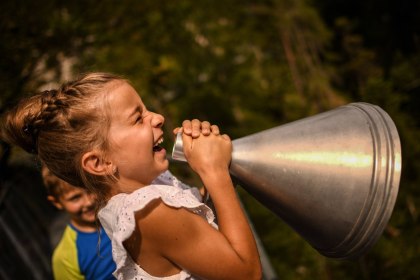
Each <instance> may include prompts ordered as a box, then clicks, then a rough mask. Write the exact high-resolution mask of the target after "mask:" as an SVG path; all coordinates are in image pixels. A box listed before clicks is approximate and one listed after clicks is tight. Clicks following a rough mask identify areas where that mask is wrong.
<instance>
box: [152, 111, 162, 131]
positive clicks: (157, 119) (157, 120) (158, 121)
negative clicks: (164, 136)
mask: <svg viewBox="0 0 420 280" xmlns="http://www.w3.org/2000/svg"><path fill="white" fill-rule="evenodd" d="M164 122H165V118H164V117H163V116H162V115H161V114H157V113H153V116H152V126H153V127H156V128H161V127H162V126H163V123H164Z"/></svg>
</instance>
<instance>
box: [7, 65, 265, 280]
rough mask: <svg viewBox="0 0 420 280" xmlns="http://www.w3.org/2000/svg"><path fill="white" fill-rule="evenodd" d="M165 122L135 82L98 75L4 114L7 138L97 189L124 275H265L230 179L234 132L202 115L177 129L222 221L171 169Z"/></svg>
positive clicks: (79, 182) (101, 216) (56, 170)
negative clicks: (149, 106) (163, 145)
mask: <svg viewBox="0 0 420 280" xmlns="http://www.w3.org/2000/svg"><path fill="white" fill-rule="evenodd" d="M163 124H164V117H163V116H161V115H159V114H156V113H153V112H150V111H148V110H147V108H146V107H145V105H144V104H143V101H142V99H141V98H140V97H139V95H138V93H137V92H136V90H135V89H134V88H133V87H132V86H131V85H130V83H129V82H128V81H127V80H125V79H123V78H121V77H118V76H115V75H112V74H107V73H90V74H87V75H85V76H82V77H81V78H80V79H78V80H76V81H73V82H69V83H66V84H64V85H63V86H62V87H61V88H59V89H58V90H51V91H45V92H42V93H40V94H38V95H35V96H32V97H29V98H27V99H24V100H22V101H21V102H20V103H19V104H18V105H17V106H16V107H14V108H13V109H12V110H10V111H9V112H8V113H6V115H5V116H4V120H3V121H2V138H4V139H5V140H7V141H8V142H11V143H15V144H17V145H19V146H21V147H22V148H23V149H25V150H26V151H28V152H31V153H35V154H37V155H38V157H39V158H40V160H41V161H42V162H43V163H44V164H46V165H47V166H48V168H49V169H50V170H51V171H52V172H53V173H54V174H56V175H57V176H58V177H60V178H61V179H63V180H65V181H67V182H69V183H70V184H72V185H76V186H86V187H87V188H89V190H90V191H91V192H93V193H95V194H96V197H97V198H98V205H99V208H100V209H99V212H98V216H99V219H100V221H101V224H102V226H103V227H104V228H105V231H106V232H107V234H108V236H109V237H110V239H111V240H112V254H113V258H114V261H115V262H116V266H117V268H116V270H115V272H114V275H115V276H116V277H117V278H118V279H260V278H261V266H260V262H259V256H258V251H257V247H256V244H255V241H254V238H253V236H252V232H251V230H250V227H249V225H248V223H247V219H246V217H245V215H244V213H243V211H242V209H241V206H240V203H239V201H238V198H237V196H236V193H235V190H234V187H233V184H232V181H231V178H230V175H229V170H228V168H229V163H230V159H231V151H232V144H231V141H230V139H229V137H228V136H227V135H221V134H220V133H219V128H218V127H217V126H215V125H210V124H209V123H208V122H200V121H198V120H192V121H184V122H183V125H182V127H180V128H176V129H175V130H174V132H175V133H178V132H182V139H183V143H184V153H185V156H186V159H187V161H188V163H189V165H190V167H191V168H192V169H193V170H194V171H195V172H196V173H197V174H198V175H199V177H200V178H201V180H202V182H203V184H204V186H205V188H206V191H207V192H208V193H209V194H210V196H211V198H212V201H213V204H214V208H215V210H216V215H217V220H218V225H216V224H215V223H214V214H213V212H212V211H211V209H210V208H208V207H207V206H206V205H205V204H203V203H202V202H201V196H200V193H199V191H198V190H197V189H195V188H189V187H187V186H186V185H184V184H183V183H181V182H180V181H178V180H177V179H176V178H175V177H174V176H172V175H171V174H170V173H169V171H168V164H169V163H168V160H167V159H166V151H165V150H164V149H163V148H161V147H160V146H159V145H160V144H161V143H162V141H163V131H162V125H163Z"/></svg>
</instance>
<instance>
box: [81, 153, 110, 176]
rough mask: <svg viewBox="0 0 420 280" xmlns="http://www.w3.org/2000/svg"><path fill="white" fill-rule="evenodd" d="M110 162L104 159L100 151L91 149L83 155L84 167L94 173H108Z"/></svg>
mask: <svg viewBox="0 0 420 280" xmlns="http://www.w3.org/2000/svg"><path fill="white" fill-rule="evenodd" d="M110 164H111V163H110V162H106V161H104V160H103V157H102V154H101V153H99V152H98V151H90V152H87V153H85V154H84V155H83V156H82V168H83V169H84V170H85V171H87V172H89V173H90V174H93V175H107V174H108V173H109V172H107V171H108V170H109V168H110Z"/></svg>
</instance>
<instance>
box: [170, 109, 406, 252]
mask: <svg viewBox="0 0 420 280" xmlns="http://www.w3.org/2000/svg"><path fill="white" fill-rule="evenodd" d="M232 145H233V151H232V161H231V165H230V173H231V175H233V177H235V178H236V179H238V180H239V181H240V182H241V184H240V185H241V186H242V187H243V188H244V189H245V190H246V191H248V192H249V193H250V194H251V195H253V196H254V197H255V198H256V199H257V200H258V201H259V202H261V203H262V204H263V205H264V206H266V207H267V208H268V209H270V210H271V211H272V212H273V213H275V214H276V215H277V216H278V217H280V218H281V219H282V220H283V221H285V222H286V223H287V224H288V225H289V226H290V227H291V228H293V229H294V230H295V231H296V232H297V233H299V234H300V235H301V236H302V237H303V238H304V239H305V240H306V241H308V242H309V244H311V245H312V247H314V248H315V249H316V250H317V251H318V252H319V253H321V254H322V255H324V256H326V257H330V258H336V259H356V258H358V257H360V256H362V255H363V254H365V253H366V252H367V251H368V250H369V249H370V248H371V247H372V246H373V245H374V244H375V243H376V241H377V240H378V239H379V237H380V236H381V235H382V232H383V230H384V228H385V226H386V225H387V223H388V221H389V218H390V216H391V213H392V211H393V208H394V204H395V201H396V197H397V194H398V187H399V182H400V175H401V146H400V140H399V136H398V132H397V129H396V127H395V124H394V122H393V121H392V119H391V118H390V117H389V115H388V114H387V113H386V112H385V111H384V110H382V109H381V108H380V107H378V106H375V105H372V104H368V103H351V104H348V105H345V106H341V107H338V108H336V109H333V110H330V111H327V112H324V113H320V114H317V115H314V116H311V117H307V118H304V119H301V120H298V121H294V122H291V123H288V124H285V125H281V126H278V127H274V128H271V129H268V130H264V131H262V132H258V133H255V134H252V135H249V136H246V137H243V138H239V139H236V140H234V141H232ZM172 157H173V159H174V160H184V161H185V157H184V154H183V150H182V138H181V135H178V136H177V139H176V142H175V144H174V147H173V152H172Z"/></svg>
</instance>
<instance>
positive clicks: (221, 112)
mask: <svg viewBox="0 0 420 280" xmlns="http://www.w3.org/2000/svg"><path fill="white" fill-rule="evenodd" d="M419 5H420V4H419V1H414V0H412V1H408V0H400V1H391V0H382V1H378V0H364V1H360V0H353V1H350V0H335V1H333V0H318V1H311V0H306V1H303V0H294V1H291V0H271V1H268V0H261V1H249V0H241V1H239V0H224V1H209V0H202V1H192V0H179V1H161V0H143V1H134V0H123V1H113V0H102V1H92V0H85V1H81V0H73V1H53V0H38V1H22V0H16V1H11V0H5V1H1V3H0V112H2V111H4V110H5V109H7V108H8V107H9V106H10V105H11V104H14V103H15V102H16V100H18V99H19V98H20V97H22V96H24V95H27V94H30V93H32V92H35V91H38V90H41V89H48V88H51V87H55V86H57V85H58V84H59V83H60V82H62V81H65V80H68V79H71V78H72V77H74V75H76V74H78V73H81V72H86V71H109V72H114V73H116V74H120V75H124V76H126V77H127V78H129V79H130V80H131V81H132V82H133V84H134V86H135V87H136V89H137V90H138V92H139V93H140V95H141V96H142V98H143V100H145V102H146V105H147V106H148V107H149V108H151V109H152V110H156V111H159V112H161V113H162V114H163V115H164V116H165V117H166V123H165V133H166V135H167V136H166V139H167V141H166V142H165V145H167V147H168V149H167V150H170V147H171V145H172V141H171V140H170V139H172V136H171V131H172V129H173V128H174V127H175V126H178V125H179V124H180V123H181V121H182V120H183V119H184V118H200V119H206V120H209V121H211V122H213V123H217V124H219V126H220V127H221V128H222V130H223V131H224V132H226V133H228V134H229V135H230V136H231V137H232V138H233V139H235V138H238V137H242V136H245V135H249V134H251V133H254V132H257V131H261V130H263V129H266V128H271V127H274V126H278V125H282V124H285V123H288V122H291V121H294V120H297V119H301V118H304V117H306V116H310V115H314V114H317V113H320V112H323V111H326V110H329V109H332V108H335V107H337V106H340V105H343V104H346V103H350V102H356V101H357V102H369V103H373V104H376V105H379V106H380V107H382V108H383V109H384V110H385V111H387V112H388V114H389V115H390V116H391V117H392V119H393V120H394V122H395V123H396V126H397V128H398V131H399V134H400V138H401V144H402V164H403V165H402V166H403V169H402V177H401V184H400V191H399V195H398V198H397V202H396V206H395V209H394V213H393V215H392V217H391V220H390V222H389V225H388V226H387V227H386V229H385V231H384V234H383V236H382V237H381V238H380V240H379V241H378V243H377V244H376V245H375V246H374V247H373V248H372V250H371V251H370V252H369V253H368V254H366V255H365V256H364V257H362V258H361V259H359V260H357V261H336V260H330V259H327V258H325V257H323V256H321V255H319V254H318V253H317V252H316V251H315V250H314V249H313V248H311V247H310V246H309V245H308V244H307V243H306V242H305V241H303V240H302V238H301V237H300V236H298V235H297V234H296V233H295V232H293V231H292V230H291V229H290V228H289V227H287V226H286V225H285V224H284V223H283V222H282V221H281V220H280V219H278V218H277V217H276V216H274V215H273V214H272V213H270V212H269V211H268V210H267V209H265V208H264V207H263V206H261V205H260V204H259V203H257V202H256V201H255V200H254V199H253V198H252V197H251V196H249V195H248V194H247V193H246V192H244V191H242V190H239V192H240V195H241V197H242V200H243V202H244V205H245V207H246V208H247V211H248V213H249V215H250V217H251V219H252V220H253V223H254V225H255V228H256V230H257V232H258V234H259V236H260V238H261V240H262V242H263V244H264V247H265V249H266V251H267V253H268V255H269V257H270V261H271V264H272V265H273V267H274V269H275V271H276V273H277V274H278V276H279V278H282V279H419V278H420V272H419V270H418V267H417V266H418V264H419V263H420V245H419V233H420V226H419V207H420V196H419V192H420V191H419V187H418V186H419V183H420V182H419V170H420V166H419V165H420V157H419V155H420V143H419V141H418V139H419V132H420V127H419V125H420V115H419V114H420V110H419V105H420V102H419V101H420V68H419V67H418V65H420V53H419V48H420V45H419V44H420V37H419V31H420V30H419V29H420V23H419V21H420V6H419ZM1 144H2V145H1V150H0V155H1V161H0V165H1V166H0V172H1V173H0V176H1V178H0V203H1V204H0V218H1V219H0V222H1V225H0V251H1V252H2V253H1V254H0V256H1V257H0V260H1V263H0V278H4V279H31V278H34V279H47V278H48V277H49V275H50V274H49V273H50V268H49V254H50V253H51V247H52V246H51V245H50V244H51V242H50V240H51V236H50V235H51V227H52V223H53V222H54V221H55V218H56V217H57V216H56V215H57V212H55V211H54V209H53V208H52V207H51V206H50V205H48V203H47V201H46V199H45V192H44V189H43V187H42V184H41V181H40V178H39V167H38V164H37V162H36V160H35V159H34V158H33V157H31V156H28V155H25V154H24V153H23V152H22V151H20V150H19V149H17V148H11V147H9V146H8V145H7V144H5V143H1ZM173 168H174V169H175V171H177V172H179V174H180V175H181V176H182V177H184V178H185V180H187V181H189V182H192V183H194V182H195V181H196V178H194V176H193V175H191V174H190V173H188V172H187V171H184V170H177V169H179V168H178V167H177V166H174V167H173Z"/></svg>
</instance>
